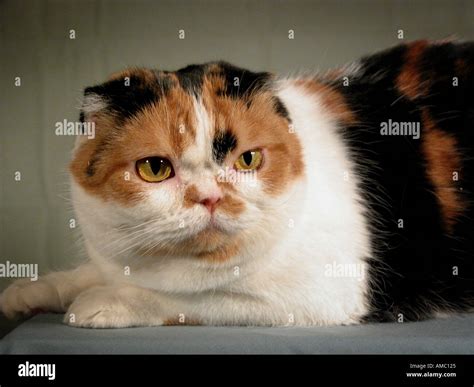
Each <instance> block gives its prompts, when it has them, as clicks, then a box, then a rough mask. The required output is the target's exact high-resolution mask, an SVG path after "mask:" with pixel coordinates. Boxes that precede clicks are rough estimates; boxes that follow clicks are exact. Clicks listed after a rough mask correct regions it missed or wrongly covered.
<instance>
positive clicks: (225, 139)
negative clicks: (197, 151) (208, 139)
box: [212, 130, 237, 164]
mask: <svg viewBox="0 0 474 387" xmlns="http://www.w3.org/2000/svg"><path fill="white" fill-rule="evenodd" d="M236 146H237V139H236V138H235V136H234V135H233V134H232V132H230V131H228V130H227V131H224V132H218V133H217V134H216V136H215V137H214V141H213V142H212V155H213V157H214V160H216V162H217V163H219V164H220V163H222V162H223V161H224V159H225V157H226V156H227V154H228V153H229V152H232V151H233V150H234V149H235V147H236Z"/></svg>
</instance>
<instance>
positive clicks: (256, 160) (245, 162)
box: [234, 150, 263, 171]
mask: <svg viewBox="0 0 474 387" xmlns="http://www.w3.org/2000/svg"><path fill="white" fill-rule="evenodd" d="M262 161H263V155H262V152H261V151H259V150H251V151H247V152H244V153H242V154H241V155H240V157H239V158H238V159H237V161H236V162H235V164H234V167H235V169H237V170H239V171H252V170H255V169H257V168H258V167H260V165H262Z"/></svg>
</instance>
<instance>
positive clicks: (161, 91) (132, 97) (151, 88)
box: [84, 75, 173, 119]
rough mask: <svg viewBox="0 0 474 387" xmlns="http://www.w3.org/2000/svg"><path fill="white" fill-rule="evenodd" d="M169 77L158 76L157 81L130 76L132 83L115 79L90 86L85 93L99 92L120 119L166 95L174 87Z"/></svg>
mask: <svg viewBox="0 0 474 387" xmlns="http://www.w3.org/2000/svg"><path fill="white" fill-rule="evenodd" d="M172 86H173V85H172V81H171V80H170V78H169V77H166V76H163V77H156V80H155V82H147V81H145V80H144V79H142V78H141V77H139V76H135V75H131V76H130V85H129V86H127V85H126V84H125V81H124V80H123V79H114V80H111V81H108V82H105V83H103V84H101V85H98V86H93V87H88V88H86V89H85V91H84V95H86V96H87V95H88V94H97V95H99V96H101V97H102V98H103V99H104V101H105V102H106V103H107V110H108V111H110V112H112V113H114V114H115V115H116V117H117V118H119V119H127V118H130V117H132V116H134V115H135V114H137V113H138V112H139V111H140V110H142V109H143V108H144V107H146V106H148V105H151V104H154V103H156V102H158V101H159V99H160V98H161V97H163V96H166V94H167V93H168V91H169V90H170V88H171V87H172Z"/></svg>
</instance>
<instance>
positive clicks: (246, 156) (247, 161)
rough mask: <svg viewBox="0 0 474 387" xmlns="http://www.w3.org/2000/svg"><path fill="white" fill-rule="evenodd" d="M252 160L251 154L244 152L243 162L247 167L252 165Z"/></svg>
mask: <svg viewBox="0 0 474 387" xmlns="http://www.w3.org/2000/svg"><path fill="white" fill-rule="evenodd" d="M252 158H253V155H252V152H245V153H244V154H243V159H244V162H245V164H247V165H250V164H251V163H252Z"/></svg>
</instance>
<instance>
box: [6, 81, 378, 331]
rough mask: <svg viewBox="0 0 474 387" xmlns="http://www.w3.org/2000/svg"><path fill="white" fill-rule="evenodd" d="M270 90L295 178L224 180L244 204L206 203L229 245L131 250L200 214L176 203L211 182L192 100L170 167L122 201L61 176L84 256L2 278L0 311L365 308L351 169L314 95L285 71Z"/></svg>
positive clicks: (128, 318)
mask: <svg viewBox="0 0 474 387" xmlns="http://www.w3.org/2000/svg"><path fill="white" fill-rule="evenodd" d="M277 93H278V96H279V98H281V100H282V101H283V103H284V104H285V105H286V107H287V108H288V110H289V113H290V116H291V118H292V121H293V124H294V128H295V130H296V133H295V134H294V135H295V136H298V137H299V139H300V142H301V144H302V145H303V153H304V164H305V173H304V177H302V178H300V179H298V180H297V181H295V182H294V183H293V184H291V186H290V187H289V188H288V190H287V191H286V192H285V193H284V194H282V195H280V196H278V197H277V198H270V197H269V196H268V195H266V194H264V192H263V190H262V186H261V184H260V183H258V182H257V184H256V185H255V186H252V185H250V184H248V183H245V182H240V183H237V184H236V188H237V189H238V190H239V191H240V192H241V195H242V196H244V197H245V205H246V209H245V211H244V212H243V213H242V214H241V215H239V217H238V219H234V218H232V217H229V216H226V215H225V214H219V213H217V214H218V215H217V223H218V224H219V226H220V227H221V228H222V229H224V230H226V231H227V232H229V234H232V233H238V234H239V235H240V244H239V248H240V250H239V253H238V254H237V255H236V256H234V257H232V258H231V259H230V260H228V261H224V262H222V263H218V264H216V263H212V262H210V261H204V260H199V259H196V258H195V257H190V256H179V257H175V256H173V257H168V256H161V257H157V256H139V255H138V254H137V252H136V250H135V247H138V246H140V247H143V246H144V247H145V249H146V248H152V247H153V246H154V245H157V246H160V244H161V245H165V244H167V245H169V244H173V243H176V244H179V243H181V242H182V241H184V240H185V239H187V238H189V237H190V236H192V235H195V234H197V233H198V232H199V231H201V230H202V229H203V228H204V227H205V225H206V224H207V222H208V221H209V216H210V215H209V213H208V211H207V210H206V209H205V208H204V207H203V206H194V207H192V208H190V209H185V208H182V207H181V206H180V203H181V201H182V195H183V194H184V189H185V187H186V186H187V185H188V184H196V185H197V186H198V187H200V190H202V191H204V194H206V193H208V192H211V191H216V190H219V187H218V186H217V185H216V183H215V175H216V173H217V170H218V166H217V165H215V164H214V163H213V162H212V155H211V149H210V146H209V144H210V142H211V133H210V131H209V130H210V126H211V124H210V123H211V122H213V120H212V117H210V116H209V115H208V112H206V111H205V109H204V107H203V106H202V104H201V103H200V102H199V101H196V102H195V114H196V117H197V129H196V133H197V134H198V136H197V139H196V143H195V144H194V145H193V146H192V147H191V148H190V149H189V150H188V151H187V152H186V153H185V154H184V156H183V158H182V160H180V162H179V165H178V166H177V167H178V168H179V171H180V172H179V178H173V179H171V180H170V181H169V182H168V181H167V182H166V184H163V185H162V186H161V187H160V188H159V189H155V190H150V191H148V193H147V194H146V195H145V196H144V199H143V201H142V202H141V203H140V204H138V205H136V206H134V207H133V208H122V207H120V206H119V205H116V204H113V203H104V202H103V201H102V200H100V199H98V198H95V197H93V196H91V195H89V194H88V193H87V192H86V191H84V190H83V189H82V188H81V187H80V186H79V185H78V184H76V183H75V182H74V181H72V182H71V185H72V197H73V201H74V203H75V206H76V212H77V216H78V219H79V222H80V224H81V225H82V231H83V234H84V237H85V240H86V248H87V251H88V253H89V257H90V262H89V263H87V264H86V265H84V266H83V267H82V268H79V269H77V270H76V271H72V272H63V273H53V274H50V275H49V276H46V277H44V278H43V279H41V280H40V281H39V284H42V285H41V286H43V287H40V286H36V285H34V284H30V283H28V284H25V285H19V286H18V285H13V287H10V288H9V289H7V290H6V291H5V293H4V295H3V299H2V301H1V305H0V307H1V309H2V310H3V312H4V313H6V314H7V315H9V316H13V315H15V314H17V313H28V312H29V311H30V310H31V309H33V308H35V307H44V308H46V309H53V310H61V311H66V310H67V313H66V315H65V322H66V323H69V324H70V325H74V326H83V327H97V328H99V327H125V326H143V325H161V324H163V323H164V322H165V321H166V320H168V319H172V318H176V319H179V320H180V322H182V323H186V321H188V320H189V319H192V320H198V321H199V322H200V323H202V324H249V325H301V326H304V325H328V324H348V323H356V322H358V321H359V319H360V318H361V317H362V316H363V315H364V314H365V313H366V312H367V305H366V291H367V287H368V284H367V275H366V271H365V270H366V269H365V266H364V258H366V257H369V256H371V254H372V252H371V250H370V238H369V230H368V225H367V223H366V221H365V219H364V215H363V211H364V209H363V208H362V207H361V205H360V204H359V196H358V193H357V190H356V183H357V179H358V177H357V176H356V175H355V174H354V171H353V166H352V165H351V162H350V161H349V159H348V154H347V150H346V149H345V147H344V145H343V142H342V141H341V139H340V138H339V136H338V135H337V127H336V123H335V122H334V121H333V120H332V117H331V116H330V115H328V113H327V112H326V111H324V109H323V108H322V104H321V103H320V101H319V97H318V96H317V95H310V94H305V92H304V91H303V90H302V89H298V88H297V87H296V86H294V84H293V82H292V81H291V80H287V81H281V83H280V84H279V85H278V90H277ZM92 102H93V101H92ZM91 105H94V106H96V104H95V103H91ZM96 107H97V106H96ZM96 107H95V108H96ZM95 108H94V109H95ZM347 177H348V179H347ZM179 224H184V227H182V228H180V227H179ZM337 264H342V265H361V267H362V271H361V272H362V274H363V275H362V277H361V278H355V277H347V276H345V277H344V276H343V277H340V276H330V275H328V267H329V266H332V265H337ZM85 273H86V274H88V275H86V274H85ZM91 273H93V275H92V274H91ZM89 274H91V275H89ZM32 289H34V290H32ZM54 290H57V292H58V294H59V299H58V298H57V297H56V298H55V297H54V296H53V295H51V294H53V293H54ZM48 292H49V293H48ZM48 294H50V295H49V296H48ZM48 299H50V303H48Z"/></svg>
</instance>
